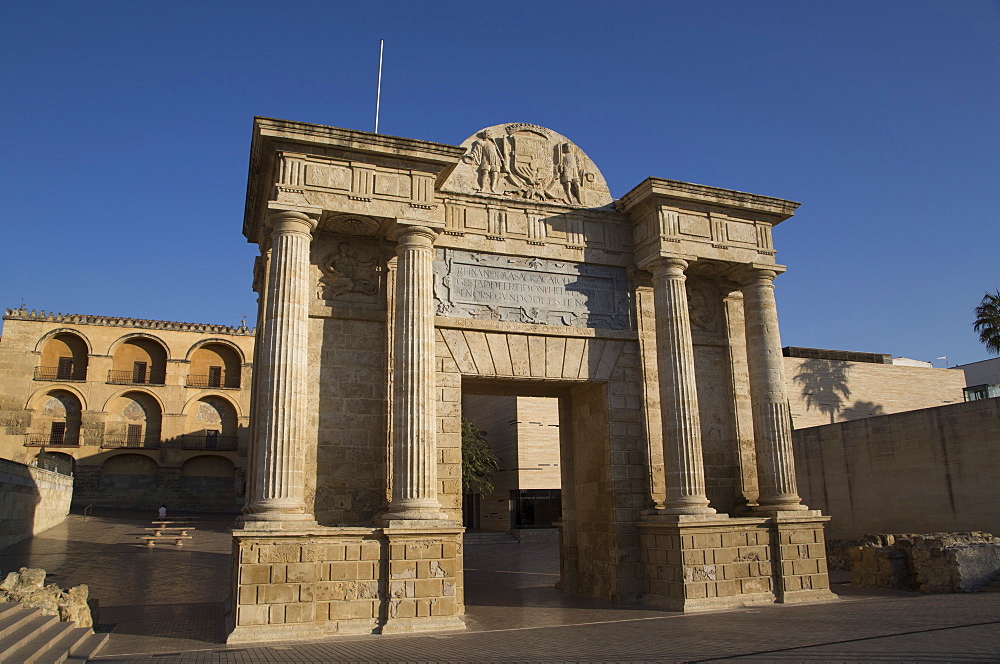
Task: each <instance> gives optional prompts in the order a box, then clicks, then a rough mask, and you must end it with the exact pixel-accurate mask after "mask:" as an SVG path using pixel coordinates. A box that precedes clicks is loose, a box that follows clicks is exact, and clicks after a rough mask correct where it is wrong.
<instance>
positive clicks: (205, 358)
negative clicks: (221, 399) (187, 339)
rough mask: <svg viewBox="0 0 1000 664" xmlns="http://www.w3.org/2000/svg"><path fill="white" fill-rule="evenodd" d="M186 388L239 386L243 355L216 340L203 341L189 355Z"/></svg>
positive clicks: (231, 346) (225, 343)
mask: <svg viewBox="0 0 1000 664" xmlns="http://www.w3.org/2000/svg"><path fill="white" fill-rule="evenodd" d="M189 357H190V362H191V365H190V368H189V370H188V376H187V385H188V387H210V388H220V387H230V388H237V387H239V386H240V378H241V375H240V367H241V365H242V363H243V354H242V353H241V352H240V350H239V348H236V347H235V346H233V345H232V344H230V343H227V342H224V341H218V340H210V341H205V342H202V343H200V344H198V345H197V346H195V347H193V348H192V350H191V352H190V354H189Z"/></svg>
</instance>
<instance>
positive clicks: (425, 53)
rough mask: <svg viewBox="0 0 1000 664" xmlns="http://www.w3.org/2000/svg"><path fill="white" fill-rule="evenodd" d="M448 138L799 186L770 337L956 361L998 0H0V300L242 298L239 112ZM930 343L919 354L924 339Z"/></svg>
mask: <svg viewBox="0 0 1000 664" xmlns="http://www.w3.org/2000/svg"><path fill="white" fill-rule="evenodd" d="M379 38H384V39H385V40H386V45H385V72H384V78H383V95H382V115H381V122H380V129H381V131H382V132H383V133H387V134H393V135H397V136H406V137H411V138H420V139H425V140H430V141H439V142H443V143H451V144H455V145H457V144H459V143H460V142H462V141H463V140H464V139H465V138H466V137H467V136H469V135H471V134H472V133H473V132H475V131H476V130H478V129H480V128H481V127H484V126H488V125H493V124H498V123H503V122H530V123H535V124H540V125H544V126H547V127H550V128H552V129H554V130H555V131H558V132H560V133H562V134H565V135H566V136H569V137H570V138H571V139H573V140H574V141H575V142H576V143H577V144H578V145H579V146H580V147H581V148H582V149H583V150H585V151H586V152H587V153H588V154H589V155H590V156H591V158H592V159H593V160H594V161H595V162H596V163H597V165H598V166H599V167H600V168H601V170H602V172H603V173H604V176H605V177H606V178H607V180H608V183H609V185H610V187H611V192H612V194H613V195H615V196H616V197H617V196H621V195H622V194H624V193H625V192H626V191H628V190H629V189H631V188H632V187H633V186H634V185H636V184H637V183H639V182H640V181H641V180H642V179H643V178H645V177H647V176H651V175H652V176H657V177H663V178H670V179H676V180H684V181H689V182H697V183H701V184H707V185H712V186H718V187H725V188H730V189H737V190H742V191H749V192H754V193H758V194H765V195H770V196H778V197H782V198H789V199H792V200H796V201H800V202H802V204H803V205H802V207H801V208H800V209H799V213H798V214H797V215H796V216H795V217H793V218H792V219H791V220H789V221H788V222H786V223H784V224H782V225H781V226H779V227H778V228H777V229H776V231H775V242H776V247H777V249H778V260H779V262H781V263H783V264H785V265H788V268H789V269H788V273H787V274H786V275H784V276H782V277H780V278H779V280H778V308H779V313H780V317H781V325H782V339H783V342H784V343H785V344H786V345H796V346H816V347H823V348H836V349H848V350H861V351H869V352H884V353H892V354H894V355H905V356H909V357H914V358H917V359H923V360H933V359H935V358H937V357H940V356H944V355H947V356H948V357H949V358H950V362H951V363H952V364H955V363H962V362H972V361H976V360H979V359H984V358H985V357H987V353H986V351H985V349H984V348H983V347H982V346H981V345H980V344H979V343H978V341H977V340H976V337H975V335H974V334H973V332H972V329H971V320H972V309H973V307H974V306H975V305H976V304H977V303H978V302H979V300H980V299H981V297H982V295H983V293H984V292H985V291H986V290H987V289H990V290H993V289H996V288H998V287H1000V274H998V263H997V255H998V252H997V248H998V246H1000V223H998V219H997V216H998V210H1000V186H998V174H1000V4H998V3H997V2H991V1H987V0H962V1H960V2H959V1H938V2H924V1H921V0H903V1H876V0H866V1H863V2H855V1H843V0H838V1H837V2H818V1H809V2H806V1H803V0H792V1H787V2H785V1H780V2H779V1H763V0H762V1H746V0H741V1H731V2H730V1H711V0H709V1H704V2H693V1H685V2H671V1H666V0H664V1H661V2H629V1H624V2H589V3H588V2H544V1H541V2H539V1H536V2H493V3H476V2H444V1H433V2H375V1H371V2H344V3H340V2H332V1H328V2H296V1H294V0H288V1H287V2H282V3H274V2H254V1H240V2H236V1H232V2H212V1H208V0H206V1H204V2H196V1H194V0H189V1H179V2H178V1H175V2H152V1H141V0H130V1H120V2H107V1H100V0H98V1H94V2H46V1H44V0H39V1H36V2H13V1H12V0H8V1H7V2H4V3H2V4H0V68H2V69H0V121H2V122H0V154H2V159H0V197H2V201H3V208H2V212H0V215H2V219H3V230H4V234H3V238H4V243H3V251H2V257H0V306H7V307H15V306H17V305H18V304H19V303H20V301H21V298H24V300H25V302H26V303H27V306H28V307H29V308H37V309H46V310H50V311H51V310H54V311H61V312H72V313H95V314H105V315H119V316H133V317H144V318H159V319H167V320H185V321H197V322H213V323H225V324H238V323H239V322H240V317H241V316H242V315H243V314H246V315H248V316H249V320H250V321H251V322H252V321H253V315H254V312H255V310H256V308H255V304H254V302H255V296H254V294H253V293H252V291H251V290H250V276H251V264H252V260H253V256H254V249H253V246H252V245H249V244H247V243H246V241H245V239H244V238H243V237H242V235H241V234H240V229H241V224H242V215H243V202H244V191H245V186H246V170H247V157H248V150H249V143H250V130H251V122H252V118H253V116H254V115H262V116H269V117H277V118H284V119H289V120H297V121H303V122H315V123H321V124H329V125H334V126H339V127H348V128H351V129H361V130H368V131H370V130H371V128H372V119H373V111H374V97H375V74H376V68H377V58H378V40H379ZM937 364H938V365H943V362H940V361H939V362H937Z"/></svg>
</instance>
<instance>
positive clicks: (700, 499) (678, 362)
mask: <svg viewBox="0 0 1000 664" xmlns="http://www.w3.org/2000/svg"><path fill="white" fill-rule="evenodd" d="M687 267H688V262H687V261H685V260H681V259H679V258H665V259H659V260H658V261H657V262H656V263H654V264H653V265H651V266H650V268H649V269H650V271H651V272H652V273H653V302H654V305H655V308H656V365H657V373H658V374H659V383H660V412H661V419H662V421H663V469H664V475H665V477H664V481H665V482H664V483H665V484H666V490H667V497H666V501H665V502H664V508H663V510H662V512H663V513H667V514H711V513H714V512H715V510H714V509H712V508H711V507H709V506H708V498H707V497H706V496H705V464H704V461H703V459H702V454H701V422H700V420H699V415H698V391H697V386H696V383H695V374H694V347H693V345H692V343H691V321H690V316H689V314H688V299H687V290H686V289H685V286H684V282H685V281H686V280H687V277H685V276H684V270H685V269H687Z"/></svg>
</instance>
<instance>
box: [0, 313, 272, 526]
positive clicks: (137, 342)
mask: <svg viewBox="0 0 1000 664" xmlns="http://www.w3.org/2000/svg"><path fill="white" fill-rule="evenodd" d="M253 346H254V331H253V330H250V329H247V328H245V327H240V328H234V327H226V326H221V325H201V324H193V323H173V322H166V321H153V320H139V319H127V318H114V317H107V316H86V315H76V314H66V315H64V314H53V313H48V314H46V313H45V312H36V311H27V310H24V309H14V310H10V309H8V310H7V312H6V315H5V316H4V330H3V342H2V343H0V457H4V458H8V459H13V460H15V461H22V462H26V463H32V462H37V463H40V464H41V465H43V466H45V465H49V466H53V465H54V466H55V467H57V468H60V469H61V470H63V471H66V472H73V473H74V476H75V481H74V498H73V499H74V502H75V503H77V504H82V505H88V504H94V505H108V506H115V507H126V506H129V507H143V508H156V507H158V506H159V505H161V504H166V505H167V506H168V509H170V508H173V509H207V510H222V511H238V510H239V509H240V508H241V507H242V504H243V493H244V484H245V474H246V453H247V448H248V441H249V432H248V422H249V410H250V389H249V386H250V383H251V381H252V373H253V371H252V359H253Z"/></svg>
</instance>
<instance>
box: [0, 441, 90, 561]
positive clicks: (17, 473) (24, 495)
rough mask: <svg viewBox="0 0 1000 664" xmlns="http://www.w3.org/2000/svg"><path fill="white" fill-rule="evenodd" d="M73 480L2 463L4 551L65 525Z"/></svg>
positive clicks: (0, 536)
mask: <svg viewBox="0 0 1000 664" xmlns="http://www.w3.org/2000/svg"><path fill="white" fill-rule="evenodd" d="M72 499H73V476H72V475H63V474H61V473H56V472H52V471H51V470H43V469H42V468H35V467H34V466H27V465H25V464H23V463H17V462H16V461H10V460H8V459H0V549H3V548H5V547H8V546H10V545H11V544H14V543H15V542H20V541H21V540H23V539H26V538H28V537H31V536H32V535H34V534H36V533H40V532H42V531H43V530H47V529H49V528H51V527H52V526H55V525H58V524H60V523H62V522H63V520H64V519H65V518H66V515H67V514H69V505H70V501H71V500H72Z"/></svg>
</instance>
